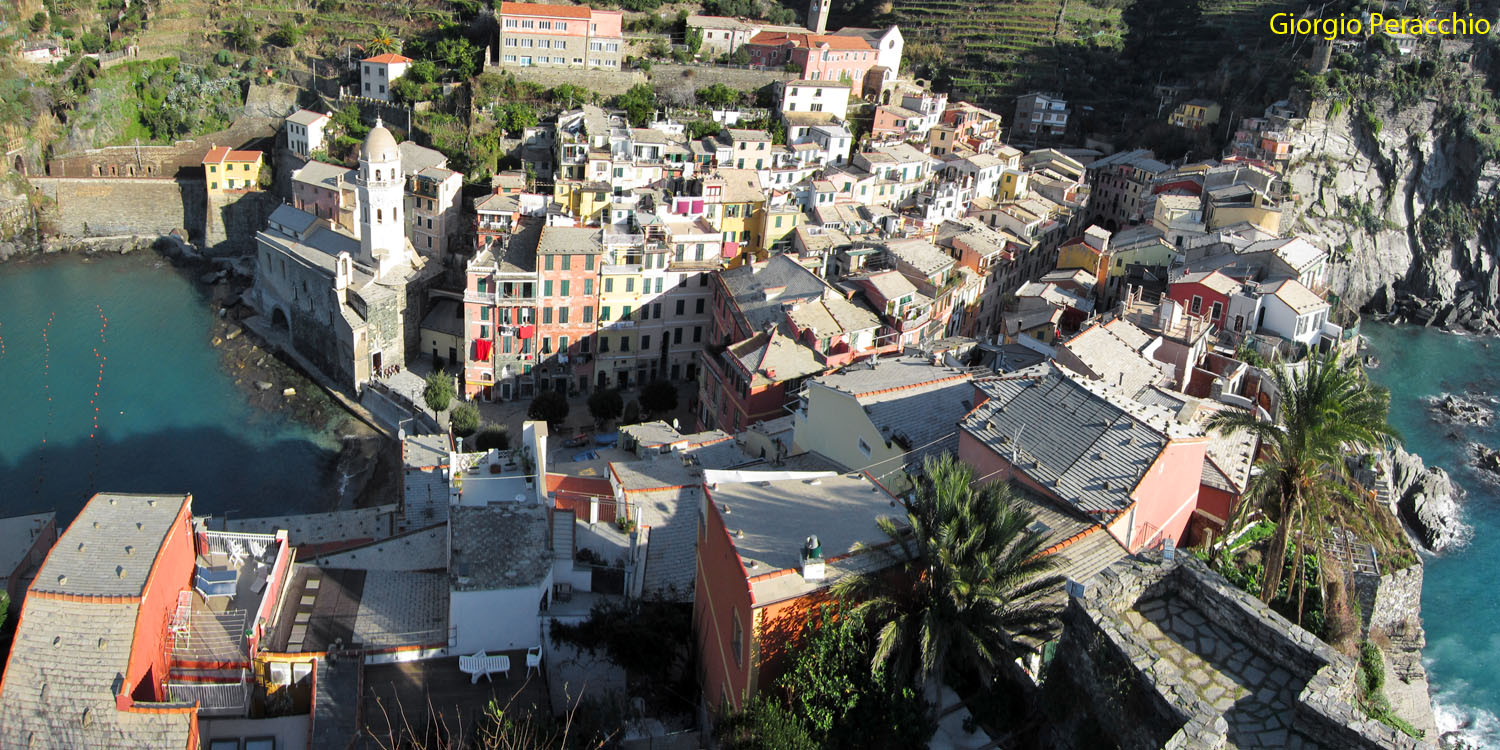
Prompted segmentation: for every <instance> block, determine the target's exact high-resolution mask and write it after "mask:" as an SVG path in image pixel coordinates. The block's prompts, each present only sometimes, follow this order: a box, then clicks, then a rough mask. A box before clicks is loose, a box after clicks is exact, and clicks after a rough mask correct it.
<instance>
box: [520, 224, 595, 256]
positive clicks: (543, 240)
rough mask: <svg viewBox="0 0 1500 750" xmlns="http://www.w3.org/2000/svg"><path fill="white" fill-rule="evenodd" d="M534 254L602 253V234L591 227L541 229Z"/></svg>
mask: <svg viewBox="0 0 1500 750" xmlns="http://www.w3.org/2000/svg"><path fill="white" fill-rule="evenodd" d="M536 252H537V254H538V255H551V254H556V253H569V254H575V253H576V254H581V253H589V254H596V253H602V252H604V233H603V232H602V231H601V230H599V229H598V228H591V227H542V231H541V236H540V237H539V238H538V240H537V243H536Z"/></svg>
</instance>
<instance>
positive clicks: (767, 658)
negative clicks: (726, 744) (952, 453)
mask: <svg viewBox="0 0 1500 750" xmlns="http://www.w3.org/2000/svg"><path fill="white" fill-rule="evenodd" d="M731 474H734V473H731ZM738 474H739V476H736V477H734V478H735V479H740V480H745V479H746V477H748V476H749V475H751V474H752V472H743V473H738ZM754 474H764V475H766V478H764V479H761V477H758V476H757V477H756V478H757V479H761V481H747V480H746V481H733V482H731V481H715V479H716V478H715V477H714V476H713V474H712V473H709V475H708V476H706V477H705V481H706V483H705V485H704V488H705V489H704V492H703V504H702V507H701V509H700V513H701V515H700V523H699V534H698V563H697V572H696V576H695V581H694V596H693V632H694V634H695V637H696V639H697V645H698V652H699V654H700V655H701V658H700V667H699V670H700V674H699V677H700V680H701V682H702V685H703V700H704V703H705V704H706V705H707V706H708V708H709V710H710V711H712V712H714V713H718V712H720V711H722V710H725V709H728V710H735V709H738V708H740V707H741V706H743V705H744V703H745V701H746V700H748V699H749V698H750V697H751V696H753V695H754V694H755V693H756V692H757V691H758V690H760V689H762V688H766V687H769V686H770V685H772V684H773V683H774V682H775V681H776V678H777V677H779V676H780V675H781V672H782V670H783V669H784V668H785V665H784V657H785V656H786V654H787V653H788V651H789V650H790V649H791V647H792V646H794V645H795V644H796V641H797V638H798V636H799V634H800V633H801V632H802V626H803V624H804V623H805V622H806V620H807V617H808V615H809V613H810V612H811V611H812V610H813V609H814V608H815V606H816V605H817V604H819V603H821V602H822V601H825V600H826V599H827V596H828V587H829V586H830V585H832V583H833V582H834V581H837V580H838V579H839V578H841V577H843V576H846V575H850V574H851V573H854V572H859V571H863V570H868V569H870V567H871V566H872V565H874V564H876V563H878V562H879V561H882V560H884V559H885V558H883V557H875V556H870V555H868V554H863V553H862V554H855V553H853V552H852V549H853V548H854V546H855V545H856V544H865V545H875V544H880V543H882V542H884V541H886V540H887V537H886V536H885V534H884V533H883V532H881V530H880V527H879V526H878V525H877V524H876V519H878V518H880V517H882V516H890V517H894V518H900V519H904V518H905V513H904V511H903V510H902V508H901V507H900V505H899V504H898V503H897V502H896V499H895V498H894V497H892V496H891V494H890V493H889V492H887V491H886V490H885V488H883V487H881V486H880V485H879V484H878V483H876V482H875V481H873V480H872V479H870V478H869V476H868V475H863V474H854V475H841V474H835V473H832V472H755V473H754ZM771 477H779V478H771Z"/></svg>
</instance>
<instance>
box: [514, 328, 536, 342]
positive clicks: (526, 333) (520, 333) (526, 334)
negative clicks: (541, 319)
mask: <svg viewBox="0 0 1500 750" xmlns="http://www.w3.org/2000/svg"><path fill="white" fill-rule="evenodd" d="M535 333H536V326H521V327H520V328H517V329H516V337H517V338H523V339H529V338H531V337H532V335H534V334H535Z"/></svg>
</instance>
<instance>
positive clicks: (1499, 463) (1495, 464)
mask: <svg viewBox="0 0 1500 750" xmlns="http://www.w3.org/2000/svg"><path fill="white" fill-rule="evenodd" d="M1469 453H1470V454H1471V455H1473V456H1474V465H1475V466H1477V467H1479V468H1480V469H1483V470H1485V471H1487V472H1489V473H1491V474H1496V475H1500V450H1493V449H1490V448H1486V447H1485V446H1483V445H1480V444H1479V443H1469Z"/></svg>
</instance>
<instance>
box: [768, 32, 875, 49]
mask: <svg viewBox="0 0 1500 750" xmlns="http://www.w3.org/2000/svg"><path fill="white" fill-rule="evenodd" d="M747 44H759V45H763V46H767V47H779V46H781V45H783V44H789V45H791V46H793V47H805V48H808V49H812V48H813V47H819V46H822V45H824V44H827V45H828V48H829V49H843V50H853V51H856V52H858V51H862V50H863V51H871V52H873V51H874V50H873V49H871V48H870V43H869V42H867V41H865V39H864V37H857V36H836V35H834V34H794V33H788V32H785V31H762V32H760V33H759V34H756V35H755V36H753V37H751V38H750V41H749V42H747Z"/></svg>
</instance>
